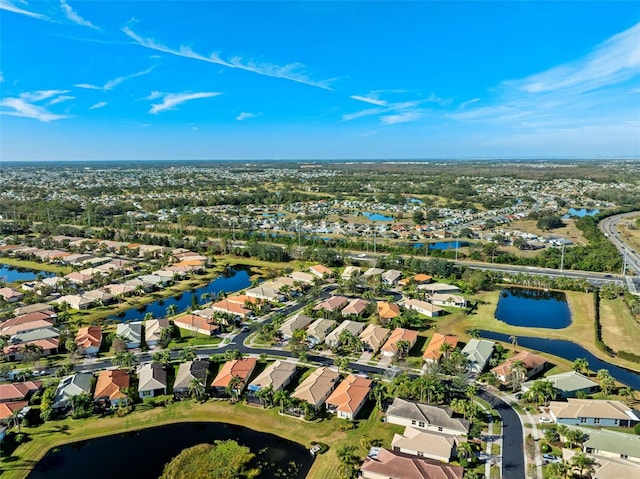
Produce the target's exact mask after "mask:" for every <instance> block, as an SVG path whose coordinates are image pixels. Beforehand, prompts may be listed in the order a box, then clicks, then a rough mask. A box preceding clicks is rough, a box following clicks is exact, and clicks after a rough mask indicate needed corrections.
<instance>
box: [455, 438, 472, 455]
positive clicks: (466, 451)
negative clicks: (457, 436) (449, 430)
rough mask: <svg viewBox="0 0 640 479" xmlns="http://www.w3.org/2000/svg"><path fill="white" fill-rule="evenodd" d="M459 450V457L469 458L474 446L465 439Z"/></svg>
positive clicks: (459, 445)
mask: <svg viewBox="0 0 640 479" xmlns="http://www.w3.org/2000/svg"><path fill="white" fill-rule="evenodd" d="M457 450H458V459H462V458H464V459H468V458H469V457H471V456H472V455H473V446H472V445H471V443H470V442H467V441H463V442H461V443H460V444H458V447H457Z"/></svg>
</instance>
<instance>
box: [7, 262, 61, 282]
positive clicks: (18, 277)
mask: <svg viewBox="0 0 640 479" xmlns="http://www.w3.org/2000/svg"><path fill="white" fill-rule="evenodd" d="M53 276H55V273H51V272H49V271H39V270H34V269H27V268H19V267H16V266H9V265H6V264H0V281H3V282H5V283H13V282H14V281H33V280H35V279H37V278H52V277H53Z"/></svg>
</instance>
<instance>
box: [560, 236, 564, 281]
mask: <svg viewBox="0 0 640 479" xmlns="http://www.w3.org/2000/svg"><path fill="white" fill-rule="evenodd" d="M563 269H564V243H562V256H561V258H560V274H562V270H563Z"/></svg>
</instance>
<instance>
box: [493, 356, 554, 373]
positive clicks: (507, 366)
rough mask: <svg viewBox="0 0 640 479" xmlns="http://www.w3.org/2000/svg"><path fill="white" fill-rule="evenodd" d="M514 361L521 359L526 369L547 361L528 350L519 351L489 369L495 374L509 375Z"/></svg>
mask: <svg viewBox="0 0 640 479" xmlns="http://www.w3.org/2000/svg"><path fill="white" fill-rule="evenodd" d="M516 361H522V364H523V365H524V367H525V368H526V369H527V370H531V369H535V368H537V367H539V366H541V365H543V364H544V363H546V362H547V360H546V359H544V358H541V357H540V356H536V355H535V354H533V353H530V352H529V351H520V352H519V353H518V354H516V355H515V356H512V357H510V358H509V359H507V360H506V361H505V362H503V363H502V364H499V365H497V366H496V367H495V368H493V369H492V370H491V371H493V372H494V373H495V374H496V375H497V376H504V377H506V376H508V375H509V372H511V365H512V364H513V363H515V362H516Z"/></svg>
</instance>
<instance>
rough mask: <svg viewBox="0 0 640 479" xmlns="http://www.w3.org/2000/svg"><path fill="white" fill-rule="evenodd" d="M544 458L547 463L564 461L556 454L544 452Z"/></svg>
mask: <svg viewBox="0 0 640 479" xmlns="http://www.w3.org/2000/svg"><path fill="white" fill-rule="evenodd" d="M542 459H544V462H546V463H552V462H562V458H560V457H558V456H556V455H554V454H543V455H542Z"/></svg>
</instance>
